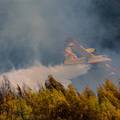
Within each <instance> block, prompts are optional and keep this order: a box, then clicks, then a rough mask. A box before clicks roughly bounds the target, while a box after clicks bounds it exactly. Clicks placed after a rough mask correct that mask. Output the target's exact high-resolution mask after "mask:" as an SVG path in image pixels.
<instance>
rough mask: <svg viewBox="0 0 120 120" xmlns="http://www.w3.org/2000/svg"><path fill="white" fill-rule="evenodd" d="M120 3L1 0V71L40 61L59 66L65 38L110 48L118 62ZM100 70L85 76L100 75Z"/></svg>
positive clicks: (111, 0)
mask: <svg viewBox="0 0 120 120" xmlns="http://www.w3.org/2000/svg"><path fill="white" fill-rule="evenodd" d="M119 8H120V7H119V3H118V2H116V1H115V0H109V1H108V0H101V1H97V0H69V1H68V0H59V1H58V0H0V18H1V19H0V72H1V73H3V72H6V71H10V70H11V69H24V68H28V67H30V66H33V65H34V62H35V61H36V60H37V61H39V62H40V63H41V64H42V65H48V66H49V64H51V65H56V64H58V65H59V64H60V63H62V62H63V49H64V47H65V46H64V43H65V40H66V38H67V37H73V38H78V39H80V40H79V41H80V42H81V43H83V44H87V46H89V47H95V48H96V49H97V51H98V52H99V53H105V54H106V53H107V54H108V55H109V56H110V57H112V58H113V64H115V65H117V66H118V64H119V57H118V55H119V53H118V51H119V28H120V27H119V25H120V24H119V21H120V20H119V11H120V10H119ZM116 61H117V62H116ZM53 68H54V67H53ZM46 69H47V68H46ZM95 71H96V70H95ZM99 71H100V72H98V73H97V74H96V72H92V74H91V73H88V74H90V75H86V77H87V78H86V77H85V80H86V81H88V79H96V77H99V76H100V79H102V78H101V77H102V73H103V72H102V71H103V69H102V70H99ZM99 73H100V74H99ZM74 74H75V73H74ZM98 75H99V76H98ZM83 79H84V77H83ZM91 83H92V81H91Z"/></svg>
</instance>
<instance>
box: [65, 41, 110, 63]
mask: <svg viewBox="0 0 120 120" xmlns="http://www.w3.org/2000/svg"><path fill="white" fill-rule="evenodd" d="M64 56H65V60H64V64H65V65H74V64H97V63H106V62H110V61H112V60H111V58H109V57H107V56H106V55H95V49H94V48H85V47H84V46H82V45H80V44H79V43H78V42H76V41H72V42H69V43H68V45H67V47H66V48H65V50H64Z"/></svg>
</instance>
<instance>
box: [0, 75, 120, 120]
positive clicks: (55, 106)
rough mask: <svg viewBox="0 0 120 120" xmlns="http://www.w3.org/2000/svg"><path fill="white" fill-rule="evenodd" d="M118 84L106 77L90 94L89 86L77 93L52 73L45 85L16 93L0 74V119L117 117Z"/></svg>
mask: <svg viewBox="0 0 120 120" xmlns="http://www.w3.org/2000/svg"><path fill="white" fill-rule="evenodd" d="M119 85H120V84H118V85H115V84H114V83H112V81H111V80H106V81H105V82H104V83H103V84H102V85H101V86H99V87H98V89H97V93H94V92H93V91H92V90H91V89H90V88H89V87H86V88H85V89H84V90H83V91H81V92H78V91H77V90H76V89H75V88H74V87H73V86H72V85H69V86H68V88H64V86H63V85H62V84H60V83H59V82H58V81H57V80H55V79H54V77H53V76H52V75H50V76H48V80H47V81H46V82H45V86H46V87H45V88H40V89H39V91H38V92H34V91H32V90H31V89H29V88H25V86H24V87H23V88H20V86H19V85H18V87H17V90H16V91H17V92H16V91H14V90H13V89H12V87H11V85H10V82H9V80H8V79H7V78H6V77H5V76H4V82H3V84H2V85H1V87H0V120H120V86H119Z"/></svg>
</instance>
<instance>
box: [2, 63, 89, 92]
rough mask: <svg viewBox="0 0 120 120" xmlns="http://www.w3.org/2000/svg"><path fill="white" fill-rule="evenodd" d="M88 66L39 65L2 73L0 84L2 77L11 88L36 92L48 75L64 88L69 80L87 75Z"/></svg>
mask: <svg viewBox="0 0 120 120" xmlns="http://www.w3.org/2000/svg"><path fill="white" fill-rule="evenodd" d="M89 68H90V66H88V65H84V64H83V65H70V66H69V65H68V66H67V65H63V64H61V65H57V66H54V67H53V66H49V67H46V66H43V65H41V64H39V65H37V66H34V67H31V68H28V69H20V70H15V71H11V72H8V73H4V74H2V75H1V76H0V82H1V83H2V82H3V81H4V76H5V77H6V78H7V79H8V80H9V81H10V83H11V85H12V87H13V88H17V85H19V86H20V87H21V88H22V87H23V86H24V85H26V86H27V87H29V88H31V89H33V90H37V89H39V87H41V86H44V83H45V80H47V79H48V78H47V77H48V75H53V76H54V77H55V78H56V80H58V81H59V82H61V83H62V84H63V85H64V86H65V87H67V85H68V84H70V80H71V79H73V78H76V77H78V76H80V75H82V74H85V73H87V71H88V70H89Z"/></svg>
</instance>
